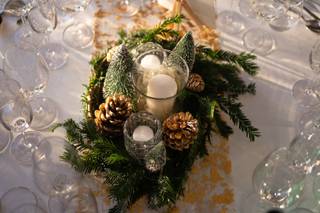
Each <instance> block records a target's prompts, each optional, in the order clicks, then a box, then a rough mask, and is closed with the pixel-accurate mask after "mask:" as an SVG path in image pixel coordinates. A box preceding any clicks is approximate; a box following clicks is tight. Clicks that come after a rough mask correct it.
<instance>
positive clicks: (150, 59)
mask: <svg viewBox="0 0 320 213" xmlns="http://www.w3.org/2000/svg"><path fill="white" fill-rule="evenodd" d="M140 64H141V66H142V67H143V68H145V69H151V70H156V69H159V67H160V65H161V61H160V59H159V57H158V56H156V55H152V54H150V55H146V56H144V57H143V58H142V59H141V62H140Z"/></svg>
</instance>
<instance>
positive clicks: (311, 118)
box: [297, 107, 320, 139]
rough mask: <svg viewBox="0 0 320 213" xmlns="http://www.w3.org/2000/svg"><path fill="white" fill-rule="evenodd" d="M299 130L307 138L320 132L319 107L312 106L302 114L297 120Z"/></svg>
mask: <svg viewBox="0 0 320 213" xmlns="http://www.w3.org/2000/svg"><path fill="white" fill-rule="evenodd" d="M297 131H298V133H299V134H300V135H302V136H303V137H305V138H307V139H310V138H311V137H313V136H314V135H315V134H320V111H319V109H318V107H315V108H311V109H310V110H309V111H307V112H305V113H303V114H302V116H301V117H300V119H299V120H298V122H297Z"/></svg>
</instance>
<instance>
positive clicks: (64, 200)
mask: <svg viewBox="0 0 320 213" xmlns="http://www.w3.org/2000/svg"><path fill="white" fill-rule="evenodd" d="M48 207H49V212H50V213H61V212H77V213H98V206H97V201H96V199H95V196H94V194H93V192H92V191H91V190H90V189H89V188H87V187H85V186H84V187H83V186H81V187H77V188H74V189H73V190H72V191H69V192H67V193H66V192H64V193H58V194H51V195H50V197H49V200H48Z"/></svg>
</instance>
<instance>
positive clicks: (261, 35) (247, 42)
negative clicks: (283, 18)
mask: <svg viewBox="0 0 320 213" xmlns="http://www.w3.org/2000/svg"><path fill="white" fill-rule="evenodd" d="M243 44H244V46H245V47H246V48H247V49H248V50H250V51H252V52H254V53H257V54H260V55H268V54H270V53H271V52H272V51H273V50H275V48H276V42H275V40H274V38H273V36H272V35H271V34H270V33H268V32H266V31H264V30H261V29H257V28H255V29H250V30H248V31H247V32H246V33H245V34H244V36H243Z"/></svg>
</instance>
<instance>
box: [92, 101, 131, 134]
mask: <svg viewBox="0 0 320 213" xmlns="http://www.w3.org/2000/svg"><path fill="white" fill-rule="evenodd" d="M131 113H132V104H131V99H130V98H128V97H126V96H124V95H114V96H109V97H107V99H106V101H105V103H102V104H100V106H99V109H98V110H96V111H95V112H94V115H95V119H94V121H95V123H96V126H97V127H98V129H100V130H101V131H103V132H106V133H108V134H112V135H120V134H122V132H123V126H124V123H125V121H126V120H127V119H128V117H129V116H130V115H131Z"/></svg>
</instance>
